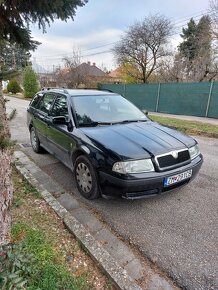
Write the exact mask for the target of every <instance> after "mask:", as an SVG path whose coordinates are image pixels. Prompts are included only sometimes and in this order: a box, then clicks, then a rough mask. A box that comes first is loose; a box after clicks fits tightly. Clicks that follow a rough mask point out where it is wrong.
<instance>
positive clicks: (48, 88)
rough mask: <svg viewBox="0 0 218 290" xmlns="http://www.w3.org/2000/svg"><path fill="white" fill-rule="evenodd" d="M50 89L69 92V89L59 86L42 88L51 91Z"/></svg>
mask: <svg viewBox="0 0 218 290" xmlns="http://www.w3.org/2000/svg"><path fill="white" fill-rule="evenodd" d="M49 90H57V91H62V92H64V93H66V94H67V93H68V91H67V89H65V88H57V87H46V88H42V91H49Z"/></svg>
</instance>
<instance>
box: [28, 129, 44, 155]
mask: <svg viewBox="0 0 218 290" xmlns="http://www.w3.org/2000/svg"><path fill="white" fill-rule="evenodd" d="M30 142H31V145H32V148H33V150H34V151H35V152H36V153H40V152H42V147H41V146H40V141H39V138H38V136H37V133H36V129H35V128H34V127H32V128H31V129H30Z"/></svg>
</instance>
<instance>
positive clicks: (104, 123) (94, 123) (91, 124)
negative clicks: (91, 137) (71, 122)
mask: <svg viewBox="0 0 218 290" xmlns="http://www.w3.org/2000/svg"><path fill="white" fill-rule="evenodd" d="M112 124H113V123H112V122H97V121H96V122H89V123H81V124H79V127H96V126H99V125H112Z"/></svg>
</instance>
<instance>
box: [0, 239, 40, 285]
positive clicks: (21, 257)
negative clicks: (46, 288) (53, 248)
mask: <svg viewBox="0 0 218 290" xmlns="http://www.w3.org/2000/svg"><path fill="white" fill-rule="evenodd" d="M34 261H35V259H34V257H33V254H30V253H28V252H27V251H26V247H25V244H24V243H22V242H20V243H18V244H8V245H5V246H3V247H2V250H1V251H0V287H1V289H24V288H23V287H24V286H25V285H26V284H27V282H28V278H29V277H30V276H31V274H32V273H33V267H32V264H33V263H34Z"/></svg>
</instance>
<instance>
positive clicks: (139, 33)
mask: <svg viewBox="0 0 218 290" xmlns="http://www.w3.org/2000/svg"><path fill="white" fill-rule="evenodd" d="M171 32H172V25H171V22H170V20H169V19H168V18H166V17H165V16H160V15H153V16H149V17H147V18H145V19H144V20H143V21H142V22H137V23H135V24H134V25H132V26H130V27H129V29H128V31H127V32H126V33H125V34H124V35H123V37H122V38H121V40H120V41H119V42H118V43H117V44H116V45H115V47H114V49H113V51H114V54H115V58H116V60H117V62H118V64H119V65H122V66H125V65H126V66H127V70H128V66H129V65H130V67H132V66H135V67H137V68H138V70H139V71H140V75H138V76H133V77H136V78H137V79H138V81H139V82H143V83H147V82H148V80H149V77H150V75H151V74H152V72H153V71H154V70H155V69H157V68H158V66H159V61H160V59H161V58H163V57H165V56H167V55H169V51H168V50H167V49H166V44H167V42H168V38H169V36H170V33H171ZM129 75H130V76H132V71H129Z"/></svg>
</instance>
